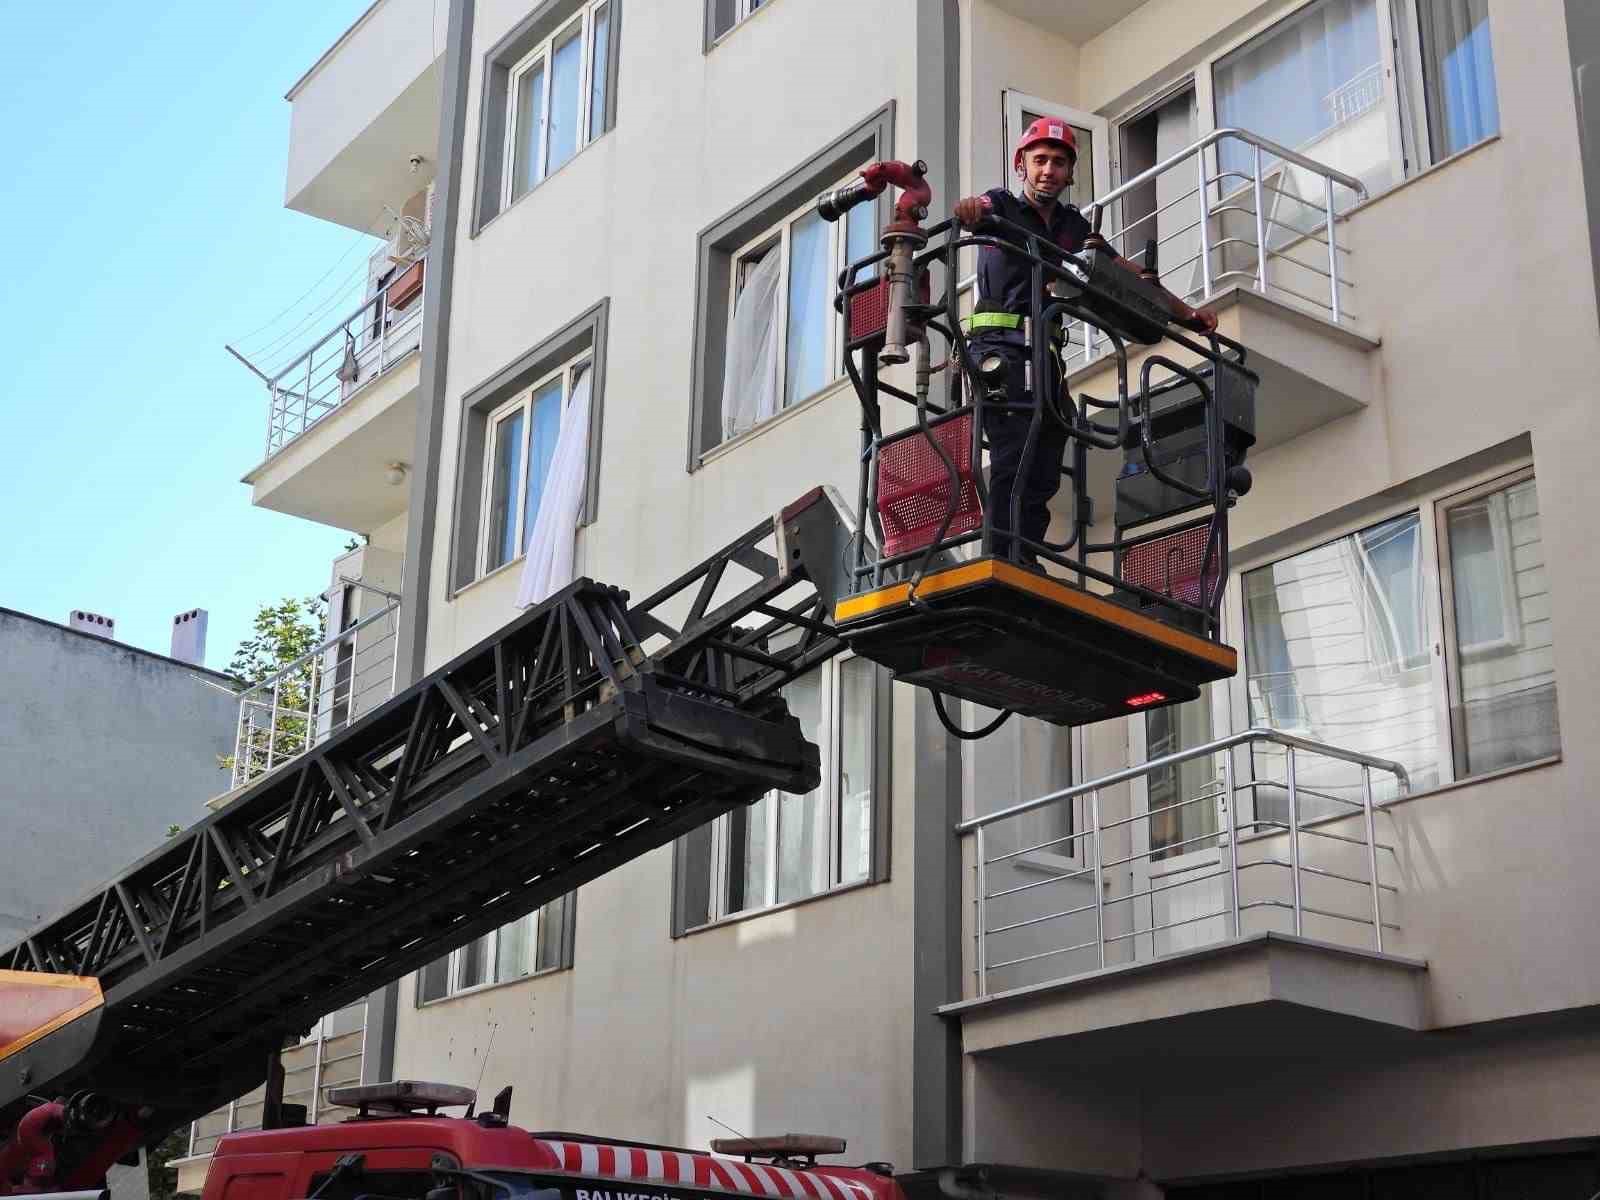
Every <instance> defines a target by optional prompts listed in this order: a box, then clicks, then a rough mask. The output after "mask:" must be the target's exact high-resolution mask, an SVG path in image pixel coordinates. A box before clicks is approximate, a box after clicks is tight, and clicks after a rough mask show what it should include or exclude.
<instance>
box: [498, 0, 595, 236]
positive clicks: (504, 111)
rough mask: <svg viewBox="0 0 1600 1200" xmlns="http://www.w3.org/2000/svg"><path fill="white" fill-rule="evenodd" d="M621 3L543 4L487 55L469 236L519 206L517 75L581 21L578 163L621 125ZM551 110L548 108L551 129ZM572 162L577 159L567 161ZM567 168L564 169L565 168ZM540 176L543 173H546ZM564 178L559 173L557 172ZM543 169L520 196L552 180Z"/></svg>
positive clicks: (569, 0) (576, 0)
mask: <svg viewBox="0 0 1600 1200" xmlns="http://www.w3.org/2000/svg"><path fill="white" fill-rule="evenodd" d="M601 8H605V9H606V45H605V59H604V71H605V79H604V84H605V86H604V89H603V91H602V94H601V96H600V97H599V99H600V101H601V103H602V104H603V105H604V112H603V113H602V114H601V115H602V117H603V119H602V120H600V121H599V122H598V128H596V124H597V123H596V121H595V119H594V111H593V110H594V101H595V99H596V97H595V94H594V93H595V87H594V85H595V82H596V63H595V54H594V51H595V44H594V42H595V38H594V25H595V21H594V18H595V15H596V14H597V13H598V11H599V10H600V9H601ZM622 9H623V0H542V3H538V4H537V5H535V7H534V8H533V11H532V12H530V13H528V15H527V16H525V17H524V18H523V19H522V20H521V21H519V22H517V24H516V25H515V26H514V27H513V28H512V29H511V30H509V31H508V32H507V33H506V34H505V36H503V37H502V38H500V40H499V41H497V42H496V43H495V44H494V45H493V46H492V47H491V48H490V49H489V50H488V51H486V52H485V53H484V56H483V60H482V71H481V74H480V78H481V79H482V81H483V82H482V85H481V88H480V90H479V96H478V105H479V108H478V113H479V119H478V154H477V166H476V169H475V184H474V186H475V189H476V190H475V192H474V196H473V200H472V226H471V229H470V230H469V231H468V236H469V237H474V238H475V237H477V236H478V235H479V234H480V233H482V232H483V230H484V228H485V227H486V226H488V225H489V224H491V223H492V222H493V221H494V220H495V218H497V217H498V216H500V215H501V214H502V213H504V212H505V211H506V209H507V208H510V207H512V205H513V203H515V202H516V201H510V200H508V197H509V196H510V195H511V191H512V187H513V184H512V176H513V168H514V166H515V162H514V151H513V150H511V147H513V146H514V144H515V142H514V134H513V130H514V126H515V124H516V121H515V117H516V112H515V107H516V88H515V86H514V79H515V78H516V75H515V74H514V73H524V74H525V73H526V71H527V69H529V68H530V67H531V65H532V64H533V63H534V61H535V60H537V59H539V57H540V55H541V53H544V54H545V55H546V58H545V61H546V62H548V54H547V52H548V50H549V49H550V48H551V47H552V46H553V45H554V43H555V41H556V40H557V39H558V38H559V37H560V36H561V34H562V33H564V32H566V31H568V30H570V29H571V27H572V23H573V22H574V21H576V20H581V21H582V22H583V34H582V37H583V47H582V50H581V54H582V61H581V63H580V67H579V87H580V94H579V97H578V104H579V109H580V112H579V120H580V122H581V123H580V124H579V126H578V129H577V134H578V140H577V144H576V147H575V149H574V151H573V155H572V159H576V158H578V157H579V156H580V155H581V154H582V153H583V151H584V150H585V149H587V148H588V147H589V146H591V145H593V144H594V143H596V142H598V141H600V140H601V139H602V138H603V137H604V136H605V135H606V134H608V133H610V132H611V131H612V130H613V129H614V128H616V124H617V110H618V106H619V99H618V97H619V89H618V76H619V74H620V66H621V45H622ZM545 75H546V84H545V90H546V93H548V90H549V88H550V87H551V86H552V84H551V82H550V72H549V70H548V67H547V69H546V73H545ZM548 111H549V110H548V107H547V108H546V109H545V115H546V125H547V126H548ZM540 142H541V145H547V144H548V129H547V130H546V131H545V132H544V133H542V134H541V137H540ZM568 161H569V162H570V161H572V160H571V159H569V160H568ZM566 165H567V163H563V164H562V167H565V166H566ZM541 169H542V167H541ZM557 170H558V171H559V170H560V168H558V169H557ZM554 173H556V172H550V171H548V170H543V171H542V173H541V174H540V175H539V177H538V178H537V179H536V180H535V182H534V183H533V184H532V185H530V186H529V188H528V190H527V191H526V192H524V193H522V195H521V196H518V197H517V201H521V200H523V199H526V198H527V197H528V196H530V195H532V194H533V193H534V192H536V191H538V190H539V187H540V186H541V185H542V184H543V183H544V181H545V180H546V179H548V178H549V177H550V176H551V175H552V174H554Z"/></svg>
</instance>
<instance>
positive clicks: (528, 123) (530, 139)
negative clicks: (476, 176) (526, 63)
mask: <svg viewBox="0 0 1600 1200" xmlns="http://www.w3.org/2000/svg"><path fill="white" fill-rule="evenodd" d="M543 129H544V63H543V62H540V63H539V64H538V65H537V66H536V67H534V68H533V70H531V71H528V72H526V73H525V74H524V75H523V76H522V78H521V79H520V80H518V81H517V106H516V120H515V123H514V126H513V130H512V139H513V141H512V147H513V151H512V164H511V198H512V199H513V200H515V199H516V198H517V197H518V196H521V195H522V194H523V193H525V192H526V191H527V190H528V189H529V188H531V187H532V186H533V185H534V184H536V183H538V182H539V179H540V178H541V176H542V174H543V173H542V172H541V171H540V169H539V139H540V137H541V136H542V132H543Z"/></svg>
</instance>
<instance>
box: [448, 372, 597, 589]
mask: <svg viewBox="0 0 1600 1200" xmlns="http://www.w3.org/2000/svg"><path fill="white" fill-rule="evenodd" d="M593 370H594V353H593V350H592V349H588V350H582V351H579V352H578V353H577V354H575V355H573V356H572V357H571V358H569V359H567V360H566V361H565V362H563V363H562V364H561V365H560V366H558V367H554V368H552V369H551V370H549V371H547V372H546V373H545V374H543V375H541V376H540V377H539V378H537V379H536V380H534V381H533V382H532V383H530V384H527V385H526V386H524V387H522V388H520V389H519V390H518V392H517V394H516V395H515V396H513V397H512V398H511V399H509V400H507V401H505V402H504V403H503V404H500V405H499V406H497V407H496V408H493V409H491V410H490V411H489V413H488V415H487V421H488V424H487V435H486V436H485V438H484V447H483V470H482V473H483V479H482V489H483V491H482V495H481V496H480V497H479V506H478V545H477V552H478V559H477V563H476V565H475V567H474V574H473V579H475V580H477V579H485V578H487V577H488V576H490V575H492V574H494V573H495V572H496V571H502V570H505V569H506V568H507V567H510V566H511V565H512V564H514V563H517V562H520V561H521V560H522V559H523V558H524V557H526V556H527V553H528V535H529V534H530V533H531V532H532V531H531V530H529V529H525V528H523V525H524V522H525V518H526V516H527V511H528V473H529V471H531V470H532V469H533V455H532V454H531V453H530V451H531V450H532V449H533V432H534V420H533V418H534V406H533V398H534V397H535V396H536V395H538V393H539V392H540V391H541V390H542V389H543V388H544V387H545V386H546V385H548V384H550V383H551V382H553V381H554V380H556V379H560V380H561V412H562V414H563V415H565V413H566V411H567V405H569V404H571V403H572V393H573V390H574V389H575V388H576V387H577V385H578V380H579V378H581V376H582V375H583V374H584V373H586V372H592V371H593ZM591 386H592V384H591ZM518 412H521V414H522V454H521V456H520V460H519V462H518V466H517V481H516V487H515V488H514V489H513V490H512V492H511V494H510V495H509V496H508V501H509V504H510V506H511V507H512V508H513V509H514V510H515V513H514V518H515V519H514V524H515V530H516V533H515V537H516V542H515V544H516V546H517V553H515V554H514V555H512V556H511V557H510V558H508V559H506V560H505V561H504V562H500V563H496V564H495V565H494V566H492V567H491V566H489V559H490V554H491V546H490V539H489V533H490V529H491V527H492V525H493V523H494V515H495V509H494V503H493V497H494V484H495V468H496V465H497V464H496V460H495V451H496V449H497V448H498V447H499V444H500V437H499V433H500V427H501V425H502V424H504V423H505V422H506V421H507V420H508V419H510V418H511V417H512V416H513V415H514V414H516V413H518ZM558 425H559V422H558ZM545 482H548V480H546V481H545ZM543 490H544V486H543V484H541V485H540V492H541V494H542V493H543Z"/></svg>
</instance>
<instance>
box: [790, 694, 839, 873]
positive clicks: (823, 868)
mask: <svg viewBox="0 0 1600 1200" xmlns="http://www.w3.org/2000/svg"><path fill="white" fill-rule="evenodd" d="M826 674H827V672H826V671H822V670H816V671H812V672H810V673H809V674H807V675H802V676H801V677H800V678H799V679H796V680H795V681H794V682H793V683H791V684H789V685H788V686H787V687H786V688H784V689H783V695H784V698H785V699H786V700H788V702H789V711H790V712H791V713H793V714H794V716H795V719H796V720H798V721H799V722H800V731H801V733H803V734H804V735H805V737H806V740H807V741H811V742H815V743H816V744H817V745H818V746H819V747H821V748H822V759H823V767H822V771H823V778H827V775H828V759H829V757H830V753H829V742H830V741H831V739H830V738H829V737H828V731H827V729H826V728H825V726H824V724H823V720H822V710H823V703H822V687H823V682H824V676H825V675H826ZM827 819H828V804H827V797H826V796H825V795H824V794H823V792H822V791H821V790H820V789H819V790H817V791H814V792H808V793H806V794H805V795H804V796H791V795H789V794H788V793H787V792H780V793H778V896H777V898H778V901H779V902H780V903H781V902H783V901H785V900H798V899H800V898H801V897H803V896H813V895H815V894H816V893H818V892H820V891H822V890H823V889H824V888H825V887H827V869H828V838H827V833H826V830H825V828H824V826H825V823H826V821H827Z"/></svg>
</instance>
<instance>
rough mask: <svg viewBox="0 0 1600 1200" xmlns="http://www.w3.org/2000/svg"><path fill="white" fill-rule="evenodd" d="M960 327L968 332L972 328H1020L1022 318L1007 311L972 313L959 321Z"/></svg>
mask: <svg viewBox="0 0 1600 1200" xmlns="http://www.w3.org/2000/svg"><path fill="white" fill-rule="evenodd" d="M961 327H962V328H963V329H965V330H966V331H967V332H968V333H971V332H972V331H973V330H974V329H1021V328H1022V318H1021V317H1019V316H1018V315H1017V314H1016V313H1008V312H981V313H973V314H972V315H971V316H970V317H968V318H967V319H966V320H965V321H963V322H962V323H961Z"/></svg>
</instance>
